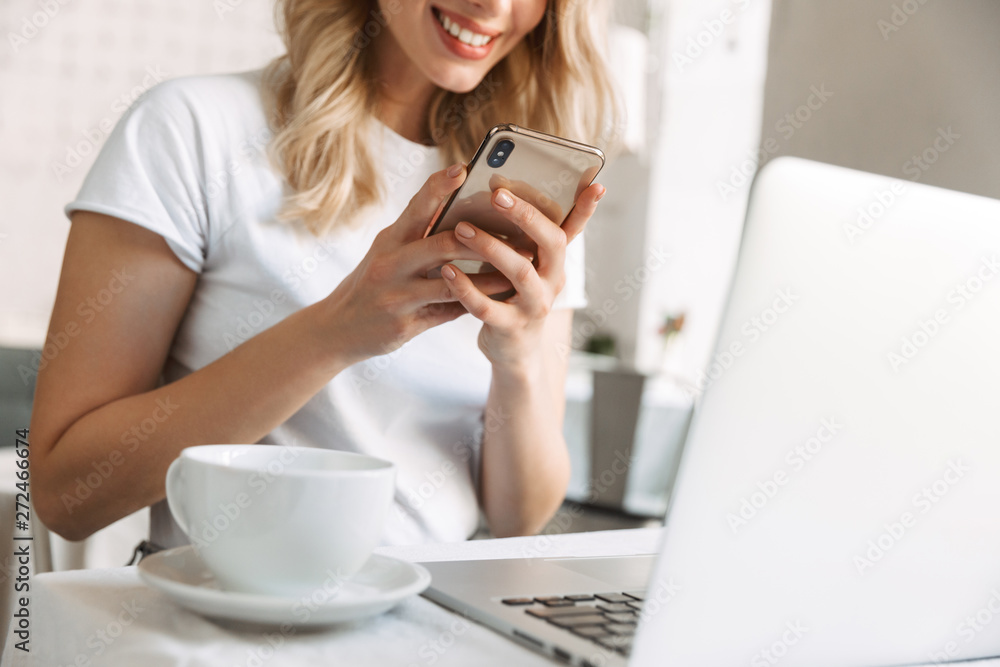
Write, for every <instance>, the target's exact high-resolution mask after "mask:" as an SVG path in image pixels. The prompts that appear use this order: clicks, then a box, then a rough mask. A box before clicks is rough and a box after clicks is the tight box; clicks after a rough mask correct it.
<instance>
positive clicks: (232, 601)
mask: <svg viewBox="0 0 1000 667" xmlns="http://www.w3.org/2000/svg"><path fill="white" fill-rule="evenodd" d="M139 576H141V577H142V579H143V580H144V581H145V582H146V583H147V584H149V585H150V586H152V587H153V588H155V589H157V590H158V591H161V592H162V593H164V594H166V595H167V597H169V598H170V599H171V600H173V601H174V602H176V603H177V604H179V605H180V606H182V607H185V608H186V609H190V610H191V611H193V612H195V613H197V614H201V615H202V616H207V617H209V618H215V619H223V620H229V621H238V622H242V623H254V624H261V625H275V626H279V625H283V624H288V625H291V626H295V627H309V626H323V625H332V624H335V623H344V622H347V621H355V620H358V619H362V618H366V617H368V616H374V615H376V614H381V613H382V612H384V611H388V610H389V609H392V608H393V607H394V606H396V605H397V604H398V603H399V602H401V601H402V600H404V599H405V598H408V597H410V596H411V595H416V594H418V593H420V592H422V591H423V590H424V589H425V588H427V587H428V586H429V585H430V583H431V575H430V573H428V572H427V570H425V569H424V568H423V567H422V566H420V565H417V564H415V563H407V562H406V561H402V560H398V559H395V558H389V557H388V556H379V555H376V554H372V556H371V557H370V558H369V559H368V562H367V563H365V565H364V567H362V568H361V571H360V572H358V573H357V574H355V575H354V576H353V577H351V578H350V579H349V580H347V581H346V582H343V583H342V584H341V585H340V587H339V589H338V590H336V591H335V593H334V594H329V593H328V592H327V591H326V590H325V589H323V588H317V590H316V593H315V595H313V596H312V597H308V596H306V597H303V598H295V597H277V596H271V595H260V594H256V593H239V592H235V591H224V590H222V589H221V588H219V584H218V583H217V582H216V580H215V577H214V576H212V573H211V572H209V571H208V569H207V568H206V567H205V565H204V563H203V562H202V560H201V558H199V557H198V554H197V553H195V550H194V547H193V546H191V545H188V546H184V547H177V548H176V549H169V550H167V551H160V552H158V553H155V554H153V555H151V556H147V557H146V558H144V559H143V560H142V561H140V563H139Z"/></svg>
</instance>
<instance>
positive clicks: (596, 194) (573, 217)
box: [562, 183, 608, 243]
mask: <svg viewBox="0 0 1000 667" xmlns="http://www.w3.org/2000/svg"><path fill="white" fill-rule="evenodd" d="M607 191H608V189H607V188H606V187H604V186H603V185H601V184H600V183H591V184H590V187H588V188H587V189H586V190H584V191H583V192H581V193H580V196H579V198H577V200H576V206H574V207H573V210H572V211H570V212H569V215H568V216H566V220H564V221H563V224H562V230H563V232H565V234H566V242H567V243H569V242H570V241H572V240H573V239H575V238H576V237H577V236H579V234H580V232H582V231H583V228H584V227H585V226H586V224H587V221H588V220H590V216H592V215H594V211H596V210H597V202H599V201H601V198H602V197H603V196H604V194H605V193H606V192H607Z"/></svg>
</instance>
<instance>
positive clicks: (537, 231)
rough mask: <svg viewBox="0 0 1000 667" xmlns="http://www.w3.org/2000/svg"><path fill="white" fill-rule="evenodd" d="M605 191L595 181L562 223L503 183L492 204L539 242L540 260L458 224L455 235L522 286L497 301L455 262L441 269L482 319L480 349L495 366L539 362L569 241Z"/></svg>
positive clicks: (453, 289) (459, 297) (455, 292)
mask: <svg viewBox="0 0 1000 667" xmlns="http://www.w3.org/2000/svg"><path fill="white" fill-rule="evenodd" d="M605 192H606V188H605V187H604V186H603V185H599V184H597V183H594V184H591V185H590V187H588V188H587V189H585V190H584V191H583V192H582V193H581V194H580V197H579V198H578V199H577V202H576V205H575V206H574V207H573V210H572V211H571V212H570V214H569V216H568V217H567V218H566V220H565V222H563V224H562V227H560V226H559V225H557V224H556V223H555V222H553V221H552V220H550V219H549V218H548V217H546V216H545V215H544V214H543V213H542V212H541V211H539V210H538V209H537V208H535V207H534V206H532V205H531V204H529V203H528V202H527V201H525V200H523V199H520V198H519V197H517V196H515V195H514V194H513V193H512V192H511V191H510V190H507V189H506V188H498V189H497V190H496V191H495V192H494V193H493V199H492V202H493V207H494V209H495V210H496V211H498V212H499V213H501V214H503V215H504V216H505V217H506V218H507V219H508V220H510V221H511V222H513V223H514V224H515V225H517V226H518V227H519V228H520V229H521V230H522V231H523V232H524V233H525V234H527V235H528V237H530V238H531V239H532V240H533V241H535V243H536V244H537V245H538V250H537V251H536V255H535V258H536V259H535V262H532V261H531V260H530V259H528V258H526V257H524V256H523V255H522V254H520V253H519V252H518V251H516V250H515V249H514V248H512V247H511V246H509V245H507V244H506V243H504V242H503V241H501V240H500V239H498V238H496V237H494V236H493V235H492V234H490V233H488V232H485V231H483V230H481V229H479V228H477V227H475V226H473V225H472V224H470V223H468V222H461V223H459V224H458V226H457V227H456V228H455V236H456V238H457V239H458V240H459V241H460V242H461V243H464V244H465V245H466V246H468V247H469V248H470V249H472V250H473V251H475V252H476V253H478V254H479V255H480V256H482V257H483V258H484V259H486V260H487V261H488V262H489V263H490V264H492V265H493V266H494V267H495V268H496V269H497V270H499V271H500V272H501V273H503V274H504V275H505V276H506V277H507V278H508V279H509V280H510V281H511V283H512V284H513V286H514V289H515V290H517V294H515V295H514V296H512V297H510V298H509V299H507V300H506V301H494V300H493V299H491V298H490V297H489V296H487V295H486V294H484V293H483V292H482V291H480V290H479V289H477V288H476V286H475V285H473V284H472V280H471V279H470V278H469V276H468V275H466V274H465V273H463V272H462V271H460V270H459V269H458V268H457V267H455V266H454V265H453V264H446V265H445V266H444V267H442V269H441V275H442V276H443V277H444V278H445V280H446V281H447V282H448V283H449V284H450V286H451V287H450V289H451V293H452V296H453V297H454V298H456V299H457V300H458V301H460V302H461V304H462V305H463V306H465V309H466V310H468V311H469V312H470V313H471V314H472V315H473V316H474V317H476V318H477V319H479V320H482V322H483V328H482V331H481V332H480V334H479V348H480V349H481V350H482V351H483V354H485V355H486V358H487V359H489V360H490V362H491V363H492V364H493V365H494V366H498V365H499V366H519V365H522V364H525V363H527V364H534V363H537V361H538V359H537V354H539V353H540V350H541V345H540V343H541V336H542V331H543V329H544V324H545V318H546V317H547V316H548V314H549V312H550V311H551V310H552V304H553V302H554V301H555V298H556V296H557V295H558V294H559V292H561V291H562V288H563V286H564V285H565V283H566V273H565V268H564V264H565V258H566V246H567V244H569V242H570V241H572V240H573V239H574V238H576V236H577V235H578V234H580V232H582V231H583V228H584V226H585V225H586V224H587V221H588V220H590V216H592V215H593V214H594V211H595V210H596V209H597V202H598V201H600V199H601V197H603V196H604V193H605Z"/></svg>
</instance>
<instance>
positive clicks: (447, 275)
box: [441, 264, 457, 280]
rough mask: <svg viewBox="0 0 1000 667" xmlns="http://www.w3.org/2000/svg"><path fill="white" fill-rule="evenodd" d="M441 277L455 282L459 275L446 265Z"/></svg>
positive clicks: (443, 267) (442, 269) (442, 268)
mask: <svg viewBox="0 0 1000 667" xmlns="http://www.w3.org/2000/svg"><path fill="white" fill-rule="evenodd" d="M441 275H442V276H444V277H445V278H447V279H448V280H454V279H455V276H456V275H457V274H456V273H455V269H453V268H451V267H450V266H448V265H447V264H445V265H444V266H442V267H441Z"/></svg>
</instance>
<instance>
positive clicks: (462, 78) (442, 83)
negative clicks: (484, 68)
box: [429, 68, 487, 93]
mask: <svg viewBox="0 0 1000 667" xmlns="http://www.w3.org/2000/svg"><path fill="white" fill-rule="evenodd" d="M463 69H464V68H463ZM449 70H450V71H449ZM486 74H487V72H468V71H454V68H442V71H440V72H435V73H434V74H432V75H431V76H430V77H429V78H430V80H431V81H433V82H434V85H435V86H437V87H438V88H443V89H444V90H447V91H448V92H451V93H468V92H471V91H473V90H475V89H476V86H478V85H479V84H480V83H482V81H483V78H484V77H485V76H486Z"/></svg>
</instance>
